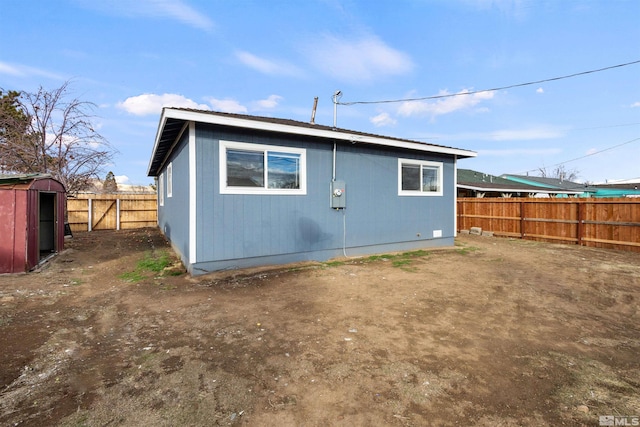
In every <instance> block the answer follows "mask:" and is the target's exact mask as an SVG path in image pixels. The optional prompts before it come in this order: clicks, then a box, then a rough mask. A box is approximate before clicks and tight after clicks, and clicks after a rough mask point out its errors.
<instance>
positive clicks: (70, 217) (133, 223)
mask: <svg viewBox="0 0 640 427" xmlns="http://www.w3.org/2000/svg"><path fill="white" fill-rule="evenodd" d="M67 222H68V223H69V226H70V228H71V231H72V232H74V233H75V232H78V231H92V230H122V229H130V228H142V227H155V226H156V225H157V222H158V212H157V206H156V195H155V194H79V195H78V196H76V197H73V198H72V197H69V198H68V199H67Z"/></svg>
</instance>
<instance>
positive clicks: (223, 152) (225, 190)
mask: <svg viewBox="0 0 640 427" xmlns="http://www.w3.org/2000/svg"><path fill="white" fill-rule="evenodd" d="M227 149H231V150H234V149H235V150H250V151H265V152H266V151H276V152H279V153H291V154H299V155H300V188H256V187H228V186H227ZM218 163H219V166H220V167H219V169H220V194H273V195H306V194H307V150H305V149H304V148H294V147H283V146H279V145H264V144H251V143H246V142H237V141H220V156H219V162H218ZM265 171H266V164H265ZM266 182H267V181H266V177H265V183H266Z"/></svg>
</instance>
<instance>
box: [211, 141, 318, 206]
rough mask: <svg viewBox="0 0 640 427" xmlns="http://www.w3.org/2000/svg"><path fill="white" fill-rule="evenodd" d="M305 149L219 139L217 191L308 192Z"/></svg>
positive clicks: (253, 192) (257, 192) (234, 192)
mask: <svg viewBox="0 0 640 427" xmlns="http://www.w3.org/2000/svg"><path fill="white" fill-rule="evenodd" d="M306 157H307V156H306V150H305V149H302V148H292V147H280V146H275V145H262V144H249V143H244V142H233V141H220V193H222V194H292V195H293V194H307V179H306V175H307V168H306Z"/></svg>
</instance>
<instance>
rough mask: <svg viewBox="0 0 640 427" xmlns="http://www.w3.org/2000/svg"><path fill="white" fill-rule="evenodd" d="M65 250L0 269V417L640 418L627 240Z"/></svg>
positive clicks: (131, 243)
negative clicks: (241, 264) (212, 266)
mask: <svg viewBox="0 0 640 427" xmlns="http://www.w3.org/2000/svg"><path fill="white" fill-rule="evenodd" d="M67 247H68V249H67V250H65V251H64V252H63V253H62V254H61V255H59V256H58V257H56V258H55V259H54V260H53V261H52V262H50V263H49V264H47V265H46V266H45V267H43V268H42V269H41V270H40V271H38V272H33V273H29V274H22V275H3V276H0V425H6V426H44V425H61V426H130V425H131V426H132V425H135V426H177V425H185V426H186V425H189V426H215V425H220V426H226V425H247V426H381V425H388V426H431V425H442V426H453V425H464V426H467V425H475V426H544V425H554V426H559V425H567V426H573V425H586V426H597V425H599V416H604V415H628V416H633V415H640V322H639V320H640V315H639V312H638V306H639V301H640V255H639V254H638V253H631V252H620V251H611V250H601V249H591V248H583V247H576V246H567V245H555V244H548V243H538V242H531V241H522V240H513V239H500V238H490V237H480V236H470V235H462V236H460V237H459V238H458V239H457V241H456V247H454V248H449V249H442V250H430V251H428V252H426V251H418V252H413V253H405V254H388V255H384V256H377V257H367V258H357V259H339V260H335V261H334V262H328V263H307V264H297V265H288V266H284V267H282V266H280V267H277V268H264V269H253V270H243V271H233V272H224V273H216V274H212V275H207V276H200V277H196V278H191V277H190V276H188V275H187V274H180V273H181V271H180V269H179V268H176V266H175V265H174V266H173V267H172V266H169V267H168V268H167V269H164V270H162V271H159V272H154V271H152V270H153V269H154V268H155V267H154V261H158V260H162V261H163V263H161V267H163V266H164V265H166V264H167V262H166V261H167V259H166V258H167V256H169V257H170V258H169V261H172V260H171V257H173V254H172V253H171V251H170V249H169V247H168V246H167V244H166V242H164V240H163V238H162V237H161V236H160V234H159V233H158V231H157V230H155V229H141V230H136V231H120V232H93V233H82V234H76V236H75V237H74V238H73V239H71V240H69V241H67ZM169 264H171V262H169ZM156 269H157V268H156Z"/></svg>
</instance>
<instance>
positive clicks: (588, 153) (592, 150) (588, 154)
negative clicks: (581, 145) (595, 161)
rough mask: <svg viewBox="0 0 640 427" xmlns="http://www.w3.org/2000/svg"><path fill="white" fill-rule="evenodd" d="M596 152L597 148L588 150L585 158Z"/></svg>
mask: <svg viewBox="0 0 640 427" xmlns="http://www.w3.org/2000/svg"><path fill="white" fill-rule="evenodd" d="M597 152H598V149H597V148H590V149H588V150H587V152H586V153H585V154H586V155H587V156H590V155H592V154H596V153H597Z"/></svg>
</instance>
